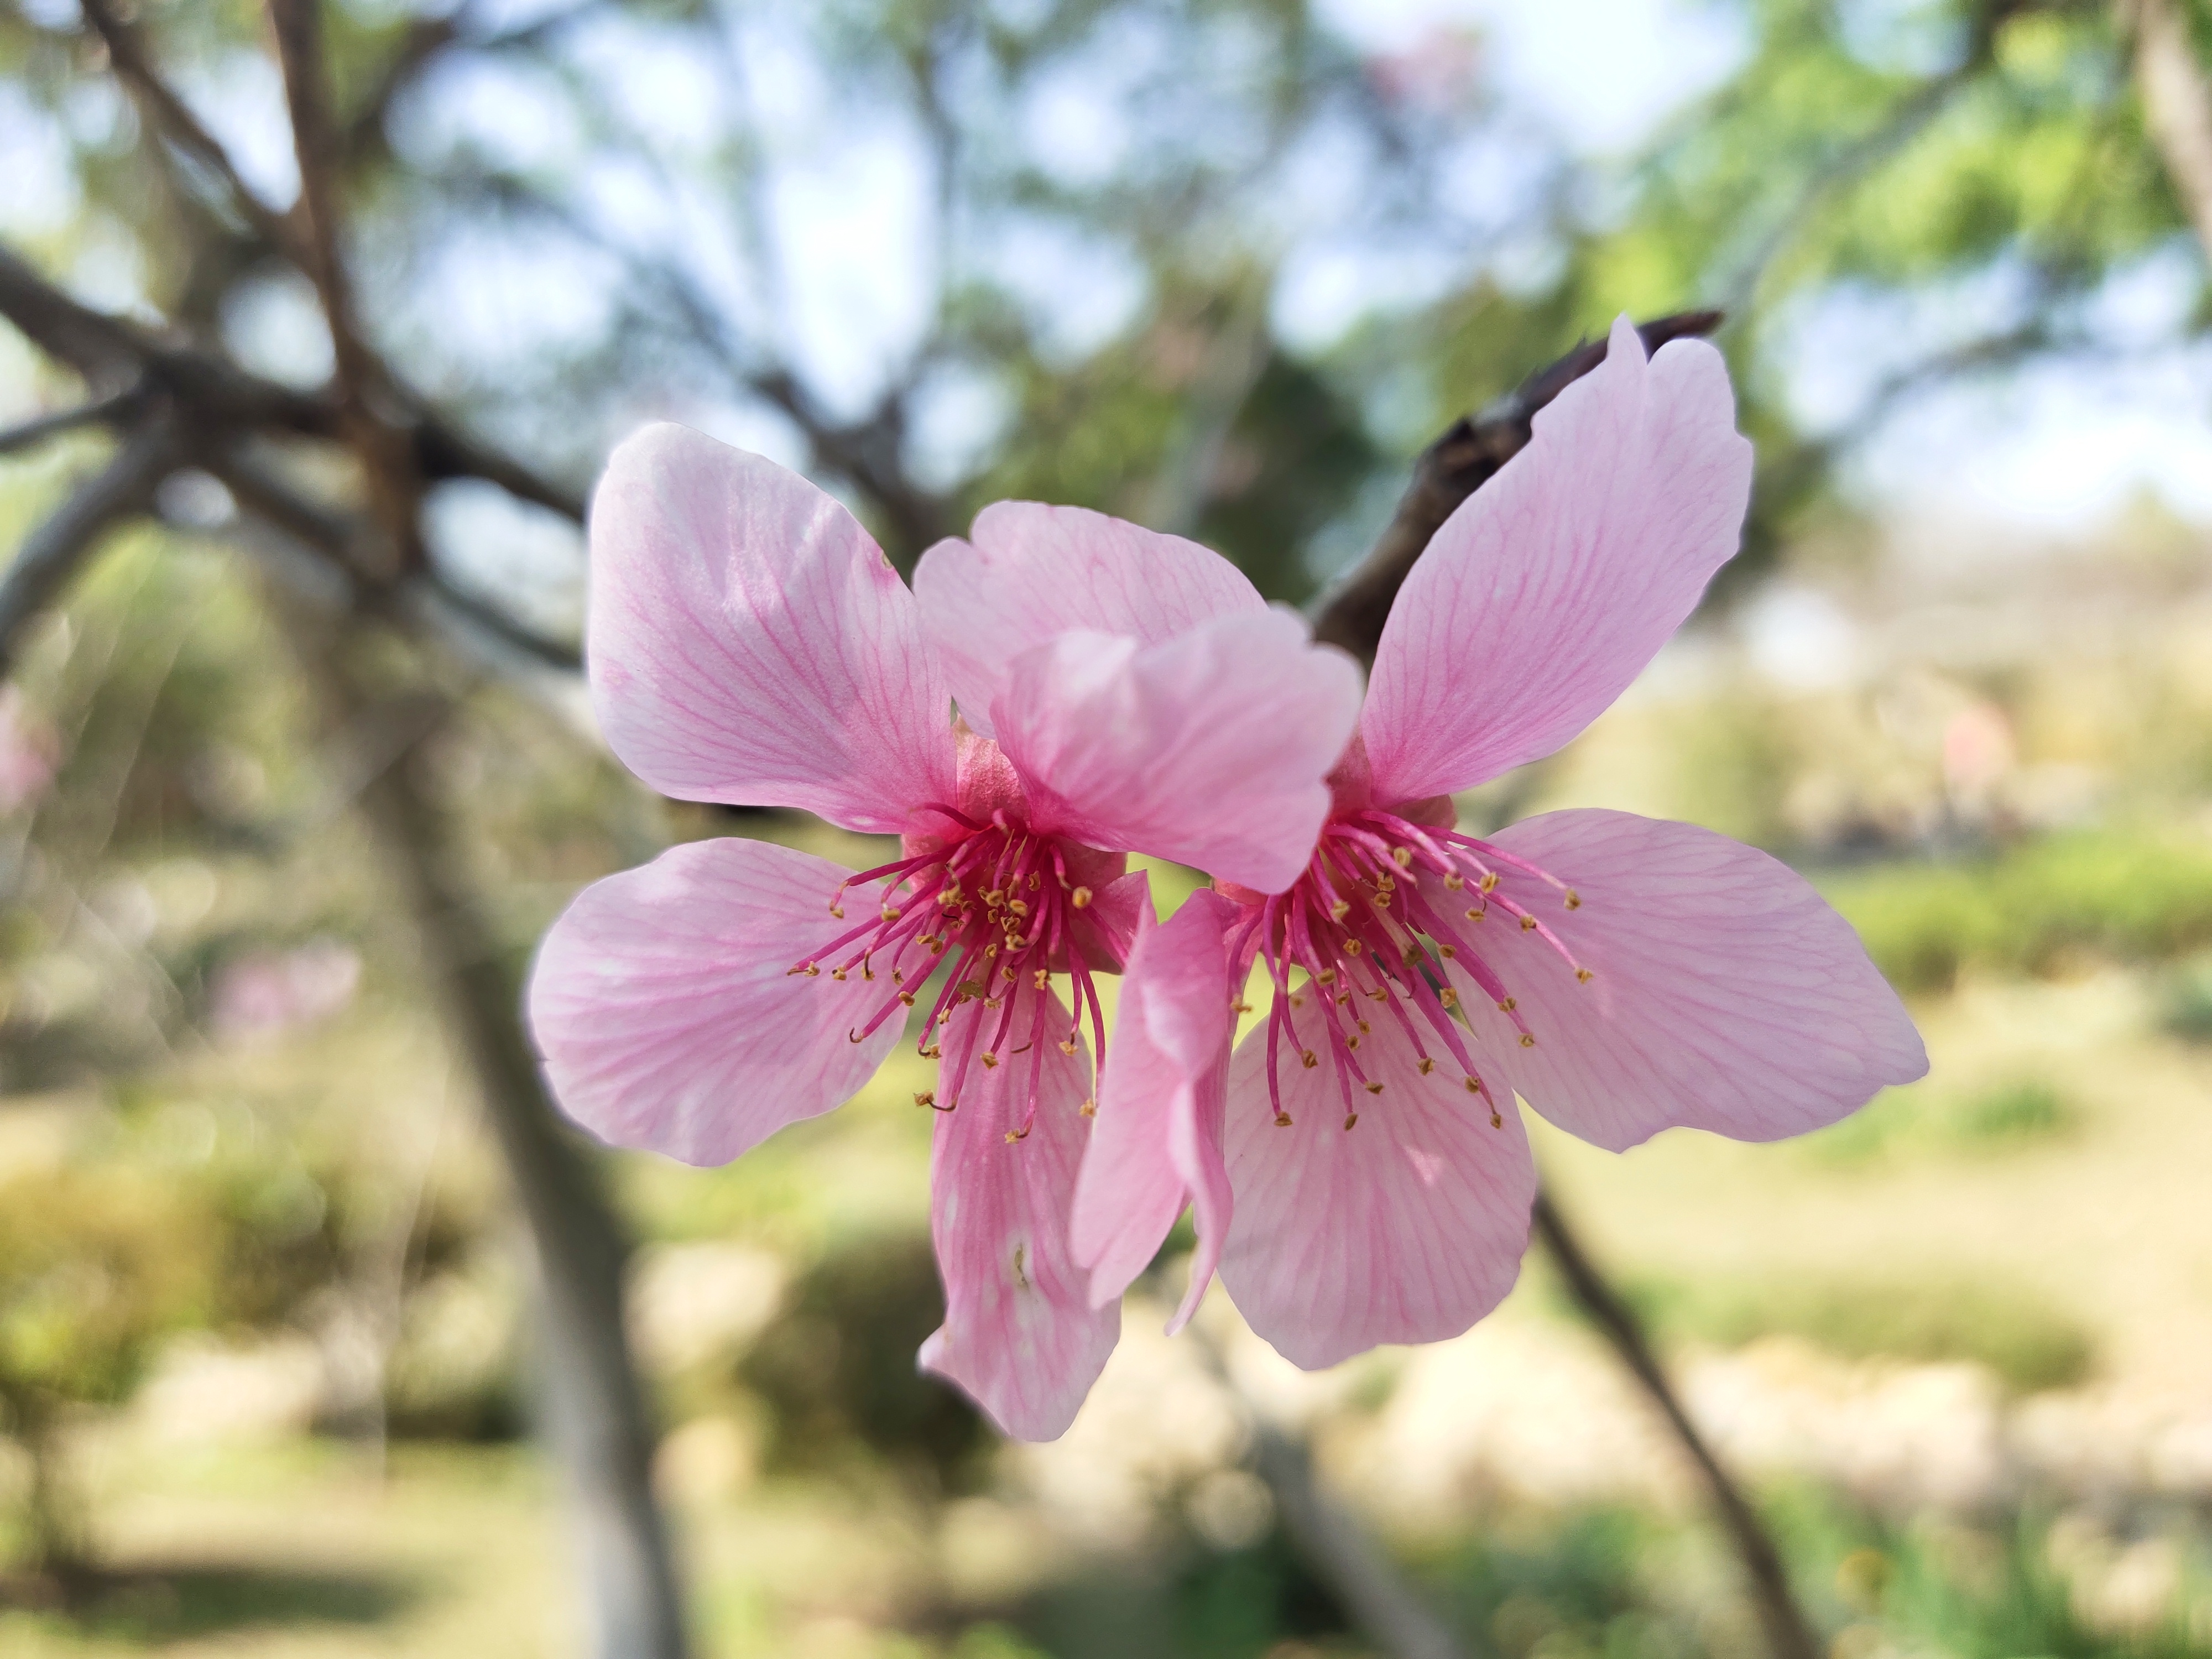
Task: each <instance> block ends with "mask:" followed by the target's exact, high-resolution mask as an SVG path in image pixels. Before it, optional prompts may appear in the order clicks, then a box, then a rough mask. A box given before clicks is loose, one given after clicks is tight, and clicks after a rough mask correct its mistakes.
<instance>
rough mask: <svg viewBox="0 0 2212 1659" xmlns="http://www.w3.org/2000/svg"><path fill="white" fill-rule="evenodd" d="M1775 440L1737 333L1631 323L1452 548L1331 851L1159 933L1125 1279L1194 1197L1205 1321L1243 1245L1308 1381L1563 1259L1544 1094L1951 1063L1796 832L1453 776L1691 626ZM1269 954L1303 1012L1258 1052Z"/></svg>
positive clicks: (1618, 1114) (1108, 1092) (1897, 1078)
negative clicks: (1680, 335)
mask: <svg viewBox="0 0 2212 1659" xmlns="http://www.w3.org/2000/svg"><path fill="white" fill-rule="evenodd" d="M1751 459H1752V458H1751V447H1750V445H1749V444H1748V443H1747V442H1746V441H1744V440H1743V438H1741V436H1740V435H1738V434H1737V433H1736V431H1735V408H1734V401H1733V398H1732V397H1731V394H1730V392H1729V383H1728V376H1727V371H1726V368H1724V366H1723V363H1722V361H1721V358H1720V356H1719V354H1718V353H1717V352H1716V351H1714V350H1713V349H1712V348H1711V347H1710V346H1708V345H1705V344H1704V343H1701V342H1695V341H1684V342H1678V343H1673V344H1669V345H1668V346H1666V347H1664V348H1663V349H1661V350H1660V351H1659V352H1658V353H1657V354H1656V356H1652V357H1651V358H1650V359H1649V360H1648V361H1647V359H1646V357H1645V356H1644V348H1643V343H1642V342H1641V341H1640V340H1639V339H1638V336H1637V334H1636V331H1635V330H1634V329H1633V328H1632V326H1631V325H1629V324H1628V323H1627V322H1626V319H1624V320H1623V321H1621V322H1620V323H1619V324H1618V325H1615V327H1614V329H1613V337H1612V341H1611V343H1610V346H1609V348H1608V351H1607V357H1606V360H1605V362H1603V363H1602V364H1601V366H1600V367H1599V368H1597V369H1595V371H1594V372H1592V373H1591V374H1589V375H1588V376H1586V377H1585V378H1583V380H1579V381H1577V382H1576V383H1575V384H1574V385H1573V386H1570V387H1568V388H1567V389H1566V390H1565V392H1562V393H1561V394H1560V395H1559V398H1558V399H1557V401H1556V402H1554V403H1553V404H1552V405H1551V406H1550V407H1549V408H1548V409H1547V410H1545V411H1544V412H1543V413H1542V414H1541V415H1539V416H1537V417H1536V422H1535V428H1534V437H1533V439H1532V441H1531V442H1530V443H1529V445H1528V447H1527V449H1526V450H1524V451H1523V452H1522V453H1521V454H1520V455H1519V456H1517V457H1516V459H1514V460H1513V461H1512V462H1511V463H1510V464H1509V465H1507V466H1506V467H1505V468H1504V470H1503V471H1500V472H1499V473H1498V476H1497V477H1495V478H1494V479H1492V481H1491V483H1489V484H1488V485H1486V487H1485V488H1484V489H1481V490H1480V491H1478V492H1477V493H1476V494H1475V495H1473V496H1471V497H1470V498H1469V499H1468V501H1466V502H1465V503H1464V504H1462V506H1461V507H1460V508H1459V510H1458V511H1457V512H1456V513H1454V514H1453V515H1452V517H1451V519H1450V520H1449V521H1448V522H1447V523H1446V524H1445V525H1444V526H1443V529H1441V530H1440V531H1438V532H1437V535H1436V538H1435V539H1434V540H1433V541H1432V543H1431V545H1430V546H1429V548H1428V550H1427V551H1426V552H1425V554H1424V555H1423V556H1422V557H1421V559H1420V561H1419V563H1417V564H1416V565H1415V566H1414V568H1413V573H1412V574H1411V575H1410V576H1409V578H1408V579H1407V582H1406V585H1405V587H1404V589H1403V591H1402V592H1401V594H1400V595H1399V598H1398V600H1397V604H1396V605H1395V608H1394V609H1393V611H1392V612H1391V616H1390V619H1389V623H1388V625H1387V626H1386V627H1385V629H1384V630H1383V636H1382V639H1381V641H1380V644H1379V647H1378V649H1377V652H1376V659H1375V669H1374V672H1373V675H1372V677H1371V679H1370V684H1369V687H1368V691H1367V697H1366V702H1365V704H1364V708H1363V709H1362V711H1361V714H1360V721H1359V732H1358V736H1357V737H1355V738H1354V739H1353V740H1352V744H1351V745H1350V746H1349V748H1348V750H1347V751H1346V754H1345V756H1344V757H1343V758H1342V761H1341V763H1340V765H1339V766H1338V768H1337V769H1336V771H1335V772H1334V775H1332V778H1331V785H1332V788H1333V791H1334V800H1333V804H1332V807H1331V811H1330V814H1329V818H1328V823H1327V824H1326V826H1325V827H1324V828H1323V829H1322V833H1321V835H1320V836H1319V837H1318V838H1317V839H1316V842H1315V844H1314V846H1313V848H1312V854H1311V857H1310V860H1309V862H1308V864H1307V866H1306V868H1305V871H1304V873H1303V874H1302V875H1301V876H1300V878H1299V879H1298V880H1297V882H1296V883H1295V884H1292V885H1291V887H1289V888H1288V889H1287V890H1285V891H1283V892H1280V893H1278V894H1273V895H1267V894H1262V893H1259V892H1255V891H1251V890H1245V889H1242V888H1239V887H1238V886H1237V885H1236V884H1235V883H1234V881H1233V878H1232V879H1231V880H1230V881H1226V882H1219V883H1217V887H1218V891H1216V892H1213V893H1211V894H1206V895H1201V896H1200V898H1201V899H1202V900H1203V903H1202V904H1201V903H1200V900H1194V901H1193V902H1191V903H1190V904H1188V905H1187V906H1186V907H1185V908H1183V909H1182V910H1180V911H1178V912H1177V913H1176V915H1175V916H1174V918H1173V919H1172V920H1170V921H1169V922H1167V923H1166V924H1165V925H1164V926H1161V927H1157V928H1147V929H1145V930H1143V931H1142V932H1141V933H1140V935H1139V939H1138V941H1137V944H1136V946H1135V951H1134V954H1133V957H1132V959H1131V962H1130V965H1129V969H1128V973H1127V978H1126V979H1125V981H1124V983H1123V987H1122V992H1121V1009H1122V1011H1123V1012H1122V1015H1121V1030H1118V1031H1117V1032H1116V1035H1115V1053H1114V1057H1113V1062H1112V1064H1111V1065H1110V1066H1109V1067H1108V1068H1107V1072H1106V1075H1105V1077H1104V1078H1103V1080H1102V1084H1101V1101H1100V1112H1099V1117H1098V1122H1097V1127H1096V1130H1095V1132H1094V1133H1093V1135H1092V1139H1091V1146H1090V1148H1089V1151H1088V1152H1087V1153H1086V1155H1085V1164H1084V1168H1083V1170H1082V1173H1081V1176H1080V1178H1079V1184H1078V1188H1077V1194H1076V1204H1075V1211H1074V1215H1073V1224H1072V1238H1073V1249H1074V1252H1075V1255H1076V1259H1077V1260H1078V1261H1079V1262H1081V1263H1082V1264H1083V1265H1085V1267H1089V1268H1091V1273H1092V1280H1091V1287H1092V1294H1093V1296H1094V1297H1095V1298H1096V1299H1097V1300H1098V1301H1100V1302H1101V1303H1102V1304H1103V1303H1111V1302H1113V1301H1115V1300H1116V1299H1117V1298H1118V1297H1120V1295H1121V1291H1122V1290H1123V1289H1124V1288H1125V1287H1126V1286H1127V1284H1128V1283H1129V1281H1130V1280H1131V1279H1133V1277H1134V1276H1135V1275H1136V1274H1137V1273H1139V1272H1140V1271H1142V1270H1143V1268H1144V1267H1145V1264H1146V1262H1147V1261H1149V1260H1150V1259H1151V1258H1152V1255H1153V1254H1154V1252H1155V1251H1156V1250H1157V1249H1158V1246H1159V1244H1160V1243H1161V1241H1162V1239H1163V1238H1164V1237H1165V1235H1166V1232H1167V1230H1168V1228H1169V1226H1170V1225H1172V1224H1173V1222H1174V1220H1175V1218H1176V1215H1177V1214H1178V1213H1179V1212H1181V1210H1182V1206H1183V1205H1184V1203H1185V1201H1186V1200H1188V1201H1189V1202H1190V1204H1191V1205H1192V1207H1193V1209H1194V1218H1195V1221H1196V1225H1197V1230H1198V1235H1199V1241H1200V1248H1199V1253H1198V1256H1197V1260H1196V1261H1195V1263H1194V1272H1193V1274H1192V1283H1191V1287H1190V1291H1189V1294H1188V1297H1187V1298H1186V1300H1185V1303H1184V1306H1183V1309H1182V1312H1181V1314H1179V1315H1178V1322H1179V1321H1180V1320H1181V1319H1182V1318H1187V1317H1188V1314H1189V1310H1190V1309H1191V1307H1192V1306H1194V1304H1195V1303H1196V1301H1197V1299H1198V1297H1199V1296H1200V1294H1201V1293H1202V1291H1204V1289H1205V1286H1206V1279H1208V1277H1209V1276H1210V1275H1211V1273H1212V1271H1213V1269H1214V1267H1215V1265H1216V1263H1217V1262H1218V1268H1219V1273H1220V1277H1221V1279H1222V1282H1223V1284H1224V1285H1225V1286H1226V1288H1227V1289H1228V1291H1229V1292H1230V1294H1231V1297H1232V1298H1233V1299H1234V1300H1235V1302H1236V1304H1237V1307H1238V1309H1239V1310H1241V1311H1242V1312H1243V1315H1244V1316H1245V1318H1246V1319H1247V1321H1248V1322H1249V1323H1250V1324H1251V1326H1252V1328H1254V1329H1255V1331H1257V1332H1258V1333H1259V1334H1261V1336H1263V1337H1265V1338H1266V1339H1267V1340H1268V1341H1270V1342H1272V1343H1273V1345H1274V1346H1275V1347H1276V1348H1277V1349H1278V1350H1279V1351H1280V1352H1282V1353H1283V1354H1284V1355H1285V1356H1286V1357H1287V1358H1290V1359H1291V1360H1293V1361H1294V1362H1296V1363H1297V1364H1300V1365H1304V1366H1309V1367H1318V1366H1322V1365H1328V1364H1334V1363H1335V1362H1336V1361H1338V1360H1340V1359H1343V1358H1347V1357H1349V1356H1350V1355H1352V1354H1355V1353H1358V1352H1363V1351H1364V1350H1365V1349H1367V1348H1370V1347H1372V1346H1376V1344H1378V1343H1384V1342H1425V1341H1431V1340H1437V1339H1440V1338H1443V1337H1449V1336H1454V1335H1456V1334H1459V1333H1460V1332H1462V1331H1463V1330H1465V1329H1467V1328H1468V1327H1469V1326H1470V1325H1472V1324H1473V1323H1474V1322H1475V1321H1476V1320H1478V1319H1480V1318H1481V1317H1482V1316H1483V1315H1485V1314H1486V1313H1487V1312H1489V1311H1490V1310H1491V1309H1492V1308H1493V1307H1495V1306H1496V1305H1497V1304H1498V1302H1499V1300H1500V1299H1502V1298H1503V1297H1504V1295H1505V1292H1506V1291H1508V1290H1509V1289H1510V1287H1511V1285H1512V1284H1513V1281H1514V1279H1515V1277H1516V1274H1517V1273H1518V1271H1519V1264H1520V1261H1521V1257H1522V1253H1523V1251H1524V1250H1525V1249H1526V1247H1527V1243H1528V1220H1529V1211H1530V1206H1531V1203H1532V1200H1533V1199H1534V1194H1535V1170H1534V1164H1533V1161H1532V1160H1531V1158H1530V1155H1529V1149H1528V1140H1527V1138H1526V1136H1525V1134H1524V1133H1523V1130H1522V1121H1521V1117H1520V1114H1519V1112H1518V1111H1517V1110H1516V1109H1515V1106H1514V1103H1513V1097H1514V1096H1515V1095H1516V1094H1518V1095H1519V1096H1520V1097H1522V1099H1523V1100H1524V1101H1526V1102H1527V1103H1528V1105H1529V1106H1530V1107H1532V1108H1533V1109H1535V1110H1536V1111H1538V1112H1540V1113H1541V1114H1542V1115H1544V1116H1545V1117H1547V1118H1548V1119H1550V1120H1551V1121H1553V1123H1555V1124H1557V1125H1558V1126H1559V1127H1561V1128H1563V1129H1565V1130H1567V1131H1568V1132H1570V1133H1573V1134H1576V1135H1579V1136H1581V1137H1582V1138H1583V1139H1586V1140H1589V1141H1592V1142H1595V1144H1596V1145H1598V1146H1605V1147H1608V1148H1611V1149H1613V1150H1615V1151H1620V1150H1624V1149H1626V1148H1627V1147H1629V1146H1634V1145H1636V1144H1637V1143H1638V1142H1640V1141H1642V1140H1644V1139H1648V1138H1649V1137H1650V1136H1651V1135H1653V1134H1655V1133H1657V1132H1658V1131H1660V1130H1661V1129H1663V1128H1667V1127H1670V1126H1675V1125H1686V1126H1689V1127H1697V1128H1702V1129H1709V1130H1712V1131H1714V1132H1716V1133H1721V1134H1725V1135H1729V1136H1733V1137H1735V1138H1736V1139H1744V1140H1768V1139H1778V1138H1780V1137H1782V1136H1784V1135H1791V1134H1796V1133H1802V1132H1803V1131H1806V1130H1809V1129H1814V1128H1818V1127H1821V1126H1822V1125H1824V1124H1826V1123H1830V1122H1832V1121H1835V1120H1836V1119H1837V1118H1839V1117H1841V1116H1843V1115H1844V1114H1845V1113H1847V1112H1850V1111H1851V1110H1853V1109H1856V1108H1857V1107H1858V1106H1860V1105H1862V1104H1863V1103H1865V1102H1866V1101H1867V1100H1868V1099H1869V1097H1871V1096H1872V1095H1873V1094H1874V1093H1875V1091H1876V1090H1878V1089H1880V1088H1881V1087H1882V1086H1883V1085H1887V1084H1896V1083H1904V1082H1908V1081H1910V1080H1911V1079H1914V1078H1917V1077H1919V1076H1920V1075H1922V1074H1923V1073H1924V1072H1925V1071H1926V1070H1927V1057H1926V1054H1925V1053H1924V1052H1923V1049H1922V1047H1921V1043H1920V1038H1919V1036H1918V1034H1917V1032H1916V1031H1915V1030H1914V1029H1913V1026H1912V1022H1911V1019H1910V1018H1909V1017H1908V1016H1907V1015H1906V1013H1905V1009H1904V1007H1903V1005H1902V1004H1900V1003H1899V1000H1898V999H1897V996H1896V994H1894V993H1893V991H1892V990H1891V989H1890V987H1888V985H1887V984H1886V983H1885V982H1884V981H1883V980H1882V978H1881V975H1880V974H1879V973H1878V972H1877V971H1876V970H1875V967H1874V965H1873V963H1871V962H1870V961H1869V959H1868V957H1867V955H1866V952H1865V951H1864V949H1863V947H1862V946H1861V945H1860V943H1859V941H1858V939H1857V935H1856V934H1854V933H1852V931H1851V929H1850V925H1849V924H1848V923H1846V922H1845V921H1844V920H1843V919H1842V918H1841V917H1840V916H1838V915H1836V913H1835V912H1834V911H1833V910H1832V909H1831V908H1829V907H1828V906H1827V905H1826V903H1825V902H1822V901H1821V899H1820V897H1819V896H1817V895H1816V894H1815V893H1814V891H1813V890H1812V889H1811V887H1809V886H1808V884H1806V883H1805V882H1804V881H1803V880H1802V878H1799V877H1798V876H1797V875H1796V874H1795V873H1793V872H1791V871H1790V870H1789V869H1787V868H1786V867H1785V866H1783V865H1782V864H1780V863H1778V861H1777V860H1773V859H1771V858H1770V857H1768V856H1767V855H1766V854H1763V853H1759V852H1756V851H1754V850H1753V849H1752V848H1748V847H1744V846H1741V845H1739V844H1737V843H1736V842H1732V841H1729V839H1727V838H1726V837H1724V836H1718V835H1715V834H1713V833H1712V832H1711V831H1709V830H1705V829H1698V828H1695V827H1693V826H1692V825H1689V824H1682V823H1661V822H1656V821H1654V820H1651V819H1647V818H1641V817H1634V816H1632V815H1630V814H1627V813H1623V812H1611V811H1560V812H1550V813H1547V814H1545V815H1543V816H1542V817H1536V818H1532V819H1529V820H1528V821H1527V822H1525V823H1517V824H1514V825H1512V826H1511V827H1510V828H1508V829H1504V830H1502V831H1500V832H1498V834H1497V835H1495V836H1489V837H1487V838H1485V837H1480V836H1470V835H1466V834H1462V832H1461V831H1460V830H1459V829H1456V828H1455V821H1454V813H1453V810H1452V805H1451V800H1450V797H1451V796H1452V794H1454V793H1456V792H1458V791H1461V790H1465V789H1468V788H1472V787H1474V786H1475V785H1478V784H1480V783H1482V782H1484V781H1487V780H1489V779H1491V778H1494V777H1497V776H1498V775H1500V774H1501V773H1504V772H1505V771H1508V770H1510V769H1512V768H1513V767H1516V766H1519V765H1521V764H1522V763H1525V762H1528V761H1532V760H1535V759H1537V758H1539V757H1542V756H1545V755H1547V754H1550V753H1551V752H1553V750H1556V749H1558V748H1559V746H1560V745H1561V744H1565V742H1566V741H1567V740H1568V739H1569V738H1572V737H1573V736H1575V734H1576V733H1577V732H1580V731H1581V730H1582V729H1583V727H1584V726H1587V725H1588V724H1589V722H1590V721H1591V720H1594V719H1595V717H1596V716H1597V715H1598V714H1600V713H1601V712H1602V711H1603V710H1604V709H1605V708H1607V706H1609V705H1610V704H1611V703H1612V702H1613V700H1614V699H1615V698H1616V697H1618V696H1620V693H1621V691H1622V690H1625V689H1626V687H1627V685H1628V684H1629V682H1630V681H1631V680H1632V679H1633V678H1635V677H1636V676H1637V674H1638V672H1639V671H1641V670H1642V669H1643V667H1644V665H1645V664H1646V663H1648V662H1649V661H1650V659H1651V658H1652V656H1653V655H1654V653H1656V652H1657V650H1658V649H1659V647H1660V646H1661V645H1662V644H1663V643H1665V641H1667V639H1668V637H1669V636H1670V635H1672V634H1673V633H1674V630H1675V629H1677V628H1678V627H1679V626H1680V624H1681V623H1682V622H1683V621H1684V620H1685V619H1686V617H1688V616H1689V614H1690V612H1691V611H1692V610H1693V609H1694V608H1695V607H1696V605H1697V604H1698V600H1699V596H1700V595H1701V594H1702V593H1703V592H1704V591H1705V585H1706V583H1707V581H1708V580H1710V579H1711V576H1712V574H1713V573H1714V571H1715V570H1717V568H1719V567H1720V566H1721V565H1722V564H1723V563H1724V562H1726V561H1727V560H1728V559H1729V558H1730V557H1731V556H1733V555H1734V554H1735V549H1736V544H1737V536H1738V532H1739V526H1741V522H1742V518H1743V513H1744V507H1745V504H1746V501H1747V496H1748V492H1749V489H1750V480H1751ZM1255 962H1256V963H1260V964H1261V965H1262V966H1263V968H1264V971H1265V973H1266V975H1267V979H1268V980H1269V981H1271V983H1272V987H1273V1001H1272V1006H1271V1007H1270V1009H1269V1011H1268V1012H1267V1015H1266V1017H1265V1018H1264V1019H1262V1020H1261V1022H1260V1023H1259V1024H1257V1025H1256V1026H1255V1028H1254V1029H1253V1030H1251V1031H1250V1032H1249V1034H1248V1035H1247V1036H1245V1037H1244V1039H1243V1041H1242V1042H1240V1043H1238V1044H1237V1047H1236V1048H1235V1051H1234V1055H1233V1058H1232V1057H1231V1054H1230V1048H1229V1045H1230V1039H1231V1035H1232V1008H1231V997H1232V995H1234V994H1235V991H1234V988H1233V987H1242V986H1243V985H1244V984H1245V983H1246V982H1247V979H1248V975H1249V973H1250V971H1251V969H1252V966H1253V964H1254V963H1255ZM1133 1024H1134V1025H1135V1027H1136V1028H1137V1029H1135V1030H1132V1029H1131V1028H1132V1026H1133Z"/></svg>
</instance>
